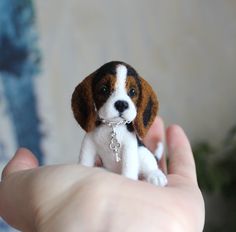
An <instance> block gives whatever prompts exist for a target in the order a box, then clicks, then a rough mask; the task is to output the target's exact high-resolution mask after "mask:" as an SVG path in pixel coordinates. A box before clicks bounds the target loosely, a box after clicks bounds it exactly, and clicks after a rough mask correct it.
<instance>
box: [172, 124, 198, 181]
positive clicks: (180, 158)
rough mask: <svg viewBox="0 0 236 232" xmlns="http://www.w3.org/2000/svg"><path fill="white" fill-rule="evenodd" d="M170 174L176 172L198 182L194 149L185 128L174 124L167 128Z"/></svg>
mask: <svg viewBox="0 0 236 232" xmlns="http://www.w3.org/2000/svg"><path fill="white" fill-rule="evenodd" d="M167 147H168V155H169V174H176V175H179V176H182V177H185V178H188V179H189V180H191V181H192V182H194V183H197V177H196V168H195V162H194V158H193V153H192V149H191V146H190V143H189V140H188V138H187V136H186V135H185V133H184V131H183V129H182V128H181V127H179V126H177V125H173V126H171V127H169V128H168V129H167Z"/></svg>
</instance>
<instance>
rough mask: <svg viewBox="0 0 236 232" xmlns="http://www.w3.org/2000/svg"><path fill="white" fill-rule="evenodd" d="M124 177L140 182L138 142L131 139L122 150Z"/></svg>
mask: <svg viewBox="0 0 236 232" xmlns="http://www.w3.org/2000/svg"><path fill="white" fill-rule="evenodd" d="M121 159H122V161H121V162H122V173H121V174H122V175H124V176H126V177H128V178H130V179H133V180H138V173H139V158H138V150H137V142H136V140H133V139H130V140H129V141H127V142H126V143H125V144H124V147H123V149H122V158H121Z"/></svg>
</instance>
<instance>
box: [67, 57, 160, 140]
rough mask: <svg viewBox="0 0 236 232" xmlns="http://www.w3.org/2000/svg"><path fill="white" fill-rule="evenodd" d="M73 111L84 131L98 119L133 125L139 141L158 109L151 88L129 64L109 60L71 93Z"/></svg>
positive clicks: (90, 127)
mask: <svg viewBox="0 0 236 232" xmlns="http://www.w3.org/2000/svg"><path fill="white" fill-rule="evenodd" d="M71 103H72V110H73V113H74V116H75V119H76V120H77V122H78V123H79V124H80V126H81V127H82V128H83V129H84V130H85V131H87V132H89V131H92V130H93V129H94V127H95V126H96V121H97V119H98V118H101V119H105V120H108V121H109V120H110V121H117V122H118V121H120V120H121V119H124V120H127V121H130V122H132V128H133V129H135V130H136V132H137V134H138V135H139V136H140V137H141V138H142V137H144V136H145V135H146V133H147V131H148V129H149V128H150V126H151V124H152V122H153V120H154V118H155V116H156V114H157V110H158V101H157V97H156V95H155V93H154V91H153V90H152V88H151V86H150V85H149V84H148V83H147V82H146V81H145V80H144V79H143V78H141V77H140V76H139V75H138V73H137V72H136V71H135V70H134V68H132V67H131V66H130V65H128V64H126V63H124V62H118V61H112V62H109V63H106V64H104V65H103V66H102V67H100V68H99V69H98V70H97V71H95V72H94V73H92V74H91V75H89V76H88V77H86V78H85V79H84V80H83V81H82V82H81V83H80V84H79V85H78V86H77V87H76V88H75V90H74V93H73V95H72V100H71Z"/></svg>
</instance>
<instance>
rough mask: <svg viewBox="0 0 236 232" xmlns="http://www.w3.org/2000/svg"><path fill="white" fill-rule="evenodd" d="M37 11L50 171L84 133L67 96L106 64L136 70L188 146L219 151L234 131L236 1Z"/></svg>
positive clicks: (62, 2)
mask: <svg viewBox="0 0 236 232" xmlns="http://www.w3.org/2000/svg"><path fill="white" fill-rule="evenodd" d="M37 10H38V26H39V31H40V34H41V47H42V49H43V56H44V67H43V69H44V72H43V73H42V74H41V77H40V78H39V79H38V85H37V86H38V90H39V91H40V92H41V93H43V94H42V97H43V98H42V101H41V102H40V108H41V115H42V118H43V120H44V122H45V123H44V126H45V130H47V132H48V137H47V138H46V140H45V142H44V147H45V149H46V151H47V152H48V153H49V154H50V155H49V156H48V162H49V163H53V162H69V161H74V160H75V159H76V158H77V154H78V150H79V146H80V142H81V138H82V134H83V132H82V130H80V129H79V127H77V125H76V123H75V121H74V119H73V117H72V114H71V110H70V97H71V93H72V91H73V89H74V87H75V85H76V84H77V83H78V82H80V81H81V80H82V79H83V78H84V77H85V76H86V75H87V74H89V73H91V72H92V71H94V70H95V69H97V68H98V67H99V66H101V65H102V64H103V63H105V62H107V61H110V60H123V61H126V62H127V63H130V64H131V65H132V66H134V67H135V68H136V69H137V71H138V72H139V73H140V74H141V75H143V76H144V77H145V78H146V79H147V80H148V81H149V82H150V83H151V84H152V85H153V86H154V89H155V90H156V91H157V93H158V95H159V99H160V104H161V110H160V114H161V116H162V117H163V118H164V119H165V121H166V122H167V124H170V123H179V124H181V125H182V126H183V127H184V129H185V130H186V131H187V133H188V135H189V136H190V138H191V141H192V142H195V141H199V140H203V139H209V140H211V141H213V142H215V143H217V142H219V141H220V140H221V139H222V138H223V137H224V135H225V133H226V131H227V130H228V129H229V128H230V127H231V126H232V125H233V124H235V123H236V120H235V115H236V91H235V87H236V77H235V74H236V65H235V60H236V46H235V45H236V2H235V1H233V0H178V1H177V0H170V1H166V0H149V1H142V0H129V1H127V0H120V1H111V0H100V1H80V0H39V1H37Z"/></svg>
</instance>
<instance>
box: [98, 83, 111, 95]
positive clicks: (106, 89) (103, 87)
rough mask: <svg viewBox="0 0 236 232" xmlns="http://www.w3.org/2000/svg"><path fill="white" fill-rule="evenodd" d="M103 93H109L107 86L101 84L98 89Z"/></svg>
mask: <svg viewBox="0 0 236 232" xmlns="http://www.w3.org/2000/svg"><path fill="white" fill-rule="evenodd" d="M99 92H100V93H101V94H103V95H108V94H109V93H110V91H109V88H108V86H106V85H102V86H101V88H100V91H99Z"/></svg>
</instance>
